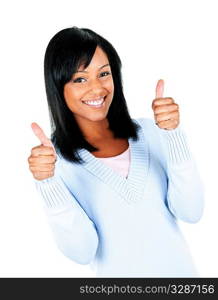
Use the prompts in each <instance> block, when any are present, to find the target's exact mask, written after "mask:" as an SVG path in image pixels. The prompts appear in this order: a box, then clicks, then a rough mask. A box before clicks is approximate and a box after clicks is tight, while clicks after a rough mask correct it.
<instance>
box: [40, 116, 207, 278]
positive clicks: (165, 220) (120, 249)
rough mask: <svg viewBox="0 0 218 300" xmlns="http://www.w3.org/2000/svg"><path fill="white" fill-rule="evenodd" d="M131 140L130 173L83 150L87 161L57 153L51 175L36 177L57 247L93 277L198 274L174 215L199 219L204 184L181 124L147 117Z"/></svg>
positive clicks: (189, 221)
mask: <svg viewBox="0 0 218 300" xmlns="http://www.w3.org/2000/svg"><path fill="white" fill-rule="evenodd" d="M133 120H134V121H135V122H138V124H139V125H140V130H139V132H138V133H139V137H140V139H139V141H134V140H133V139H132V138H130V139H129V145H130V156H131V161H130V169H129V175H128V177H127V178H125V177H124V176H122V175H120V174H118V173H116V172H115V171H114V170H113V169H112V168H110V167H109V166H107V165H105V164H104V163H103V162H102V161H100V160H98V158H96V157H95V156H94V155H92V154H91V153H90V152H89V151H87V150H86V149H80V150H79V151H80V155H81V156H82V157H83V158H84V159H85V161H86V163H85V165H78V164H75V163H70V162H68V161H66V160H65V159H64V158H63V157H62V156H61V155H60V153H58V160H57V162H56V167H55V175H54V176H53V177H51V178H48V179H44V180H42V181H39V180H36V179H34V181H35V183H36V187H37V190H38V192H39V194H40V196H41V197H42V199H43V203H44V207H45V211H46V213H47V216H48V221H49V224H50V226H51V229H52V231H53V235H54V239H55V240H56V243H57V246H58V248H59V249H60V250H61V251H62V252H63V254H64V255H65V256H67V257H68V258H70V259H72V260H73V261H74V262H77V263H79V264H90V267H91V268H92V269H93V270H95V272H96V276H97V277H198V276H199V274H198V270H197V269H196V267H195V263H194V261H193V257H192V255H191V254H190V251H189V247H188V245H187V243H186V241H185V239H184V237H183V235H182V233H181V231H180V228H179V226H178V224H177V219H179V220H182V221H184V222H188V223H196V222H198V220H199V219H200V218H201V216H202V213H203V207H204V188H203V185H202V181H201V178H200V176H199V173H198V170H197V167H196V163H195V161H194V158H193V156H192V154H191V152H190V149H189V147H188V144H187V139H186V136H185V133H184V130H183V129H182V128H181V125H179V127H177V128H176V129H173V130H164V129H160V128H159V127H158V126H157V125H156V124H155V123H154V121H153V120H152V119H148V118H139V119H133Z"/></svg>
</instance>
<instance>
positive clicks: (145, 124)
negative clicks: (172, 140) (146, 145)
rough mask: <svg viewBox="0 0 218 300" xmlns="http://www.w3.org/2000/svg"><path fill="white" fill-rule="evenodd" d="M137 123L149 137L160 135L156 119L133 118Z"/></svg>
mask: <svg viewBox="0 0 218 300" xmlns="http://www.w3.org/2000/svg"><path fill="white" fill-rule="evenodd" d="M133 120H134V121H135V122H136V123H137V124H139V125H140V127H141V129H142V131H143V133H144V134H146V135H147V136H149V138H150V139H151V138H152V137H153V136H154V135H158V130H157V129H158V127H157V125H156V124H155V121H154V119H151V118H143V117H140V118H135V119H133Z"/></svg>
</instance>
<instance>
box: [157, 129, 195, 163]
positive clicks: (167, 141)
mask: <svg viewBox="0 0 218 300" xmlns="http://www.w3.org/2000/svg"><path fill="white" fill-rule="evenodd" d="M159 131H160V134H161V136H162V139H163V143H164V147H165V149H166V153H167V162H168V163H169V164H172V165H180V164H183V163H185V162H190V161H191V160H192V154H191V152H190V149H189V146H188V143H187V137H186V135H185V132H184V131H183V129H182V128H181V126H178V127H177V128H175V129H171V130H165V129H160V130H159Z"/></svg>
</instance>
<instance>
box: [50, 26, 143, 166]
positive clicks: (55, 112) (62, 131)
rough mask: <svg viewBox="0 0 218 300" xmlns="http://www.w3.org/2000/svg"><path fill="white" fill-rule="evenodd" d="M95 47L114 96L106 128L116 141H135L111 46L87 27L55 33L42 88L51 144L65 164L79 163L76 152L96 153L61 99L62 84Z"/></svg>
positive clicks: (95, 149) (135, 131)
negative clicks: (107, 71) (105, 64)
mask: <svg viewBox="0 0 218 300" xmlns="http://www.w3.org/2000/svg"><path fill="white" fill-rule="evenodd" d="M97 46H99V47H100V48H101V49H102V50H103V51H104V52H105V53H106V55H107V58H108V61H109V64H110V67H111V72H112V78H113V82H114V95H113V100H112V103H111V105H110V108H109V111H108V114H107V119H108V122H109V128H110V130H111V131H112V132H113V133H114V136H115V137H118V138H130V137H132V138H133V139H134V140H137V139H138V136H137V131H138V127H139V126H138V124H136V123H135V122H134V120H133V119H131V117H130V115H129V112H128V108H127V104H126V100H125V98H124V95H123V87H122V76H121V67H122V65H121V60H120V58H119V56H118V54H117V52H116V50H115V49H114V47H113V46H112V45H111V44H110V43H109V42H108V41H107V40H106V39H104V38H103V37H102V36H100V35H98V34H97V33H95V32H94V31H92V30H91V29H88V28H78V27H76V26H74V27H71V28H66V29H63V30H61V31H59V32H58V33H56V34H55V35H54V36H53V38H52V39H51V40H50V42H49V44H48V46H47V48H46V52H45V57H44V77H45V88H46V95H47V101H48V108H49V117H50V123H51V141H52V143H53V145H54V147H55V148H56V150H58V151H59V152H60V153H61V155H62V156H63V157H64V158H65V159H66V160H68V161H71V162H75V163H83V162H84V161H83V159H82V158H81V157H80V156H79V153H78V149H81V148H85V149H87V150H88V151H90V152H92V151H97V150H98V148H95V147H94V146H93V145H91V144H90V143H88V142H87V141H86V140H85V138H84V136H83V134H82V131H81V130H80V128H79V126H78V124H77V122H76V120H75V118H74V115H73V113H72V112H71V110H70V109H69V108H68V106H67V104H66V102H65V99H64V93H63V90H64V85H65V84H66V83H67V82H69V81H70V80H71V78H72V74H73V73H75V72H76V71H77V69H78V67H79V66H80V65H81V64H84V68H86V67H87V66H88V65H89V63H90V61H91V59H92V57H93V55H94V53H95V50H96V47H97Z"/></svg>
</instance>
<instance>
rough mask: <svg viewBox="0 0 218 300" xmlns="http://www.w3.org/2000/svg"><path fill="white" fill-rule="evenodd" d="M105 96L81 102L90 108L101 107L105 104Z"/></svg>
mask: <svg viewBox="0 0 218 300" xmlns="http://www.w3.org/2000/svg"><path fill="white" fill-rule="evenodd" d="M105 98H106V96H102V97H98V98H96V99H87V100H83V101H82V102H83V103H84V104H86V105H88V106H91V107H101V106H102V105H103V103H104V102H105Z"/></svg>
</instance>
